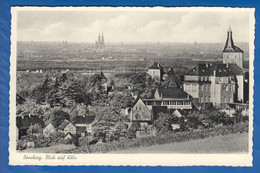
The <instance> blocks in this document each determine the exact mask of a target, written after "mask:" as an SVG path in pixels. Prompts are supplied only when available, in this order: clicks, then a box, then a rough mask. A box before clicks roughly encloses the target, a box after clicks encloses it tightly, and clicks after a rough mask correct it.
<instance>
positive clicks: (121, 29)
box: [17, 8, 249, 43]
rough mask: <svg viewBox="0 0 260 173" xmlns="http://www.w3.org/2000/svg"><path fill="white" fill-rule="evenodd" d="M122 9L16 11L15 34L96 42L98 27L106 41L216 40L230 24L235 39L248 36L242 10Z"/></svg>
mask: <svg viewBox="0 0 260 173" xmlns="http://www.w3.org/2000/svg"><path fill="white" fill-rule="evenodd" d="M127 9H128V10H123V9H122V8H121V10H117V9H116V8H115V9H111V10H104V11H102V10H96V11H94V10H87V8H86V10H83V11H79V10H77V11H75V10H73V11H64V10H63V11H59V10H51V11H19V12H18V23H17V32H18V33H17V40H18V41H49V42H53V41H57V42H60V41H68V42H87V43H91V42H92V43H95V41H97V39H98V34H99V33H102V32H103V33H104V39H105V42H106V43H119V42H124V43H127V42H135V43H138V42H139V43H144V42H160V43H164V42H167V43H172V42H180V43H193V42H198V43H206V42H211V43H221V42H225V40H226V37H227V31H228V29H229V26H230V27H231V29H232V31H233V38H234V42H249V12H247V11H232V10H230V11H226V10H224V11H214V10H212V11H190V12H188V11H164V10H161V11H160V10H152V9H151V10H149V11H142V10H140V9H136V10H129V9H130V8H127Z"/></svg>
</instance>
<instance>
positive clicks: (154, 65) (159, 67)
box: [148, 62, 163, 69]
mask: <svg viewBox="0 0 260 173" xmlns="http://www.w3.org/2000/svg"><path fill="white" fill-rule="evenodd" d="M148 69H163V67H162V66H161V64H159V63H157V62H155V63H154V64H153V65H152V66H150V67H149V68H148Z"/></svg>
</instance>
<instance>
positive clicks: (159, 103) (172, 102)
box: [147, 101, 191, 105]
mask: <svg viewBox="0 0 260 173" xmlns="http://www.w3.org/2000/svg"><path fill="white" fill-rule="evenodd" d="M190 104H191V102H190V101H147V105H190Z"/></svg>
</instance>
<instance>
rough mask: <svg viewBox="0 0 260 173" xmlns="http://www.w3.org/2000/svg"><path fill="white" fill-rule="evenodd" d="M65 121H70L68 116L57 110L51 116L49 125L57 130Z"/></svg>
mask: <svg viewBox="0 0 260 173" xmlns="http://www.w3.org/2000/svg"><path fill="white" fill-rule="evenodd" d="M65 119H66V120H70V115H69V114H68V113H67V112H64V111H62V110H58V111H56V112H54V113H53V115H52V116H51V123H52V125H53V126H54V127H55V128H57V127H58V126H59V125H61V124H62V123H63V121H64V120H65Z"/></svg>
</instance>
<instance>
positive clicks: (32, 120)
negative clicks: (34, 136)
mask: <svg viewBox="0 0 260 173" xmlns="http://www.w3.org/2000/svg"><path fill="white" fill-rule="evenodd" d="M35 124H39V125H40V126H41V127H44V122H43V121H42V120H41V119H40V118H39V117H38V116H36V115H31V116H29V115H26V116H20V117H16V126H17V128H18V129H20V130H21V129H28V128H29V127H30V126H31V125H35Z"/></svg>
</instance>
